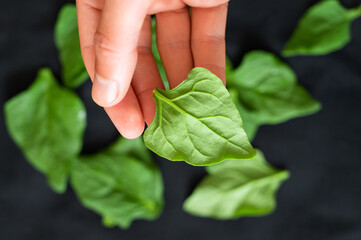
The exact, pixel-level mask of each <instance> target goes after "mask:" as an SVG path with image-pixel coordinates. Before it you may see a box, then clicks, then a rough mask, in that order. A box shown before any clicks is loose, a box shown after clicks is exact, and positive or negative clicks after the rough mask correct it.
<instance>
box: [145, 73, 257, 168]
mask: <svg viewBox="0 0 361 240" xmlns="http://www.w3.org/2000/svg"><path fill="white" fill-rule="evenodd" d="M154 98H155V101H156V105H157V110H156V115H155V118H154V121H153V123H152V124H151V125H150V126H149V127H148V128H147V130H146V131H145V133H144V140H145V144H146V146H147V147H148V148H149V149H151V150H152V151H153V152H155V153H157V154H158V155H159V156H161V157H164V158H167V159H169V160H171V161H186V162H187V163H189V164H191V165H195V166H204V165H210V164H214V163H218V162H221V161H223V160H226V159H245V158H251V157H253V156H254V155H255V151H254V149H253V148H252V146H251V144H250V143H249V141H248V139H247V136H246V134H245V132H244V130H243V128H242V120H241V117H240V116H239V113H238V111H237V109H236V107H235V105H234V103H233V102H232V100H231V98H230V95H229V93H228V91H227V89H226V88H225V87H224V85H223V83H222V81H221V80H220V79H219V78H218V77H217V76H216V75H214V74H213V73H211V72H210V71H208V70H207V69H204V68H194V69H193V70H191V71H190V73H189V75H188V78H187V79H186V80H185V81H183V82H182V83H181V84H180V85H178V86H177V87H176V88H174V89H172V90H169V91H163V90H161V89H157V90H154Z"/></svg>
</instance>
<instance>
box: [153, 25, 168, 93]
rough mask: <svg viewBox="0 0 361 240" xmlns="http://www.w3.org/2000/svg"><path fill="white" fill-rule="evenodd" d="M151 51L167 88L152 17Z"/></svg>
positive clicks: (166, 79)
mask: <svg viewBox="0 0 361 240" xmlns="http://www.w3.org/2000/svg"><path fill="white" fill-rule="evenodd" d="M152 52H153V56H154V59H155V62H156V63H157V66H158V71H159V74H160V77H161V78H162V81H163V84H164V87H165V89H166V90H169V83H168V78H167V74H166V73H165V69H164V66H163V63H162V60H161V58H160V55H159V52H158V47H157V35H156V22H155V19H154V18H153V19H152Z"/></svg>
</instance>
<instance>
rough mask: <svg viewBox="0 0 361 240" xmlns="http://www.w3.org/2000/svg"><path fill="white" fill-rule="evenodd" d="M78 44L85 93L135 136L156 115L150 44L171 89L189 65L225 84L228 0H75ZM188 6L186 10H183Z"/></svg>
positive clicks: (159, 83) (154, 67)
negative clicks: (89, 85) (88, 83)
mask: <svg viewBox="0 0 361 240" xmlns="http://www.w3.org/2000/svg"><path fill="white" fill-rule="evenodd" d="M76 4H77V14H78V25H79V35H80V45H81V50H82V55H83V59H84V63H85V66H86V68H87V71H88V73H89V76H91V79H92V81H93V89H92V97H93V99H94V101H95V102H96V103H97V104H98V105H100V106H102V107H104V108H105V110H106V112H107V114H108V116H109V117H110V119H111V120H112V122H113V123H114V125H115V127H116V128H117V129H118V131H119V132H120V134H121V135H123V136H124V137H126V138H136V137H138V136H140V135H141V134H142V132H143V130H144V126H145V123H147V124H148V125H150V124H151V123H152V121H153V119H154V115H155V108H156V107H155V101H154V99H153V90H154V89H156V88H163V89H164V86H163V83H162V80H161V78H160V75H159V72H158V68H157V65H156V62H155V60H154V57H153V55H152V50H151V45H152V43H151V18H150V15H153V14H155V15H156V25H157V45H158V50H159V53H160V56H161V59H162V62H163V65H164V68H165V71H166V74H167V77H168V81H169V85H170V87H171V88H174V87H175V86H177V85H178V84H179V83H181V82H182V81H183V80H184V79H186V78H187V75H188V72H189V71H190V70H191V69H192V68H194V67H205V68H207V69H209V70H211V71H212V72H213V73H214V74H216V75H217V76H218V77H220V78H221V79H222V80H223V82H224V83H225V79H226V77H225V40H224V39H225V28H226V19H227V8H228V0H77V1H76ZM189 7H190V8H191V14H190V11H189Z"/></svg>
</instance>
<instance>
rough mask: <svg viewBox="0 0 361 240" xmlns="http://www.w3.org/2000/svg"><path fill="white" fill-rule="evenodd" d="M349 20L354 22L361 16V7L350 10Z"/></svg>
mask: <svg viewBox="0 0 361 240" xmlns="http://www.w3.org/2000/svg"><path fill="white" fill-rule="evenodd" d="M347 15H348V18H349V19H350V20H351V21H353V20H355V19H356V18H359V17H360V16H361V5H360V6H358V7H357V8H353V9H350V10H349V11H348V13H347Z"/></svg>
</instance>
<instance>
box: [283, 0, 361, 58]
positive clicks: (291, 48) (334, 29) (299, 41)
mask: <svg viewBox="0 0 361 240" xmlns="http://www.w3.org/2000/svg"><path fill="white" fill-rule="evenodd" d="M359 16H361V7H359V8H356V9H350V10H348V9H345V8H344V7H343V6H342V5H341V4H340V3H339V1H338V0H327V1H321V2H319V3H317V4H315V5H314V6H312V7H311V8H310V9H309V10H308V11H307V12H306V13H305V15H304V16H303V17H302V18H301V20H300V21H299V23H298V26H297V28H296V30H295V31H294V33H293V35H292V36H291V38H290V40H289V41H288V43H287V44H286V47H285V49H284V50H283V55H284V56H295V55H323V54H328V53H330V52H333V51H336V50H338V49H341V48H342V47H344V46H345V45H346V44H347V43H348V42H349V41H350V38H351V37H350V24H351V22H352V21H353V20H354V19H356V18H358V17H359Z"/></svg>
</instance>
